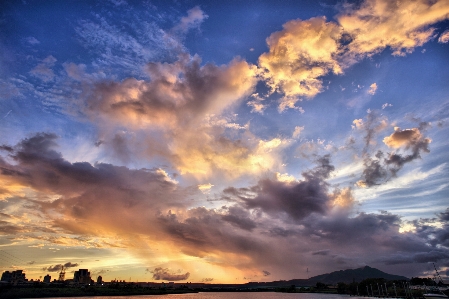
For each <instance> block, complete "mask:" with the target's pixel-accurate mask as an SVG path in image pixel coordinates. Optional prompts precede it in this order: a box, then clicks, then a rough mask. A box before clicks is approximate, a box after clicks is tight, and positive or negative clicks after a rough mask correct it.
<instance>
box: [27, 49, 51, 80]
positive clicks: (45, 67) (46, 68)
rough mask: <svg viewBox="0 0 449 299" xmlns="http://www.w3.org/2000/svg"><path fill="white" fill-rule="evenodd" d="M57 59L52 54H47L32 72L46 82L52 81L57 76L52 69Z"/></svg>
mask: <svg viewBox="0 0 449 299" xmlns="http://www.w3.org/2000/svg"><path fill="white" fill-rule="evenodd" d="M56 61H57V59H56V58H54V57H53V56H52V55H49V56H47V57H46V58H45V59H44V60H42V63H39V64H38V65H37V66H36V67H34V68H33V69H32V70H31V71H30V74H31V75H33V76H35V77H37V78H39V79H41V80H42V81H44V82H49V81H52V80H53V78H54V77H55V73H54V72H53V70H52V69H51V68H52V67H53V66H54V65H55V62H56Z"/></svg>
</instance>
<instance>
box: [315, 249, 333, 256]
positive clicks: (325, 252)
mask: <svg viewBox="0 0 449 299" xmlns="http://www.w3.org/2000/svg"><path fill="white" fill-rule="evenodd" d="M329 252H330V250H329V249H323V250H318V251H314V252H312V255H328V254H329Z"/></svg>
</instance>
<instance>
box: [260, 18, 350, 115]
mask: <svg viewBox="0 0 449 299" xmlns="http://www.w3.org/2000/svg"><path fill="white" fill-rule="evenodd" d="M283 27H284V30H282V31H279V32H276V33H273V34H272V35H271V36H270V37H269V38H268V39H267V44H268V47H269V48H270V51H269V52H268V53H264V54H262V55H261V56H260V57H259V66H260V67H261V68H262V70H263V72H262V73H261V75H262V77H263V78H264V79H265V80H266V82H267V85H268V86H269V87H270V88H271V91H272V92H274V91H280V92H282V93H283V94H284V98H283V99H282V100H281V103H280V110H281V111H283V110H284V109H285V108H293V107H294V104H295V103H296V102H297V101H298V100H299V99H300V97H309V98H310V97H313V96H315V95H317V94H318V93H319V92H321V90H322V88H323V86H322V81H321V80H320V79H319V77H321V76H323V75H326V74H327V73H328V72H331V71H332V72H334V73H336V74H340V73H342V69H341V66H340V64H339V63H338V61H337V60H336V57H335V55H336V54H337V52H338V51H339V47H340V45H339V42H338V41H339V39H340V37H341V28H340V27H339V26H338V25H337V24H335V23H333V22H326V19H325V18H324V17H323V18H312V19H310V20H306V21H302V20H293V21H289V22H287V23H286V24H284V25H283Z"/></svg>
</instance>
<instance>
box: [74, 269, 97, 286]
mask: <svg viewBox="0 0 449 299" xmlns="http://www.w3.org/2000/svg"><path fill="white" fill-rule="evenodd" d="M73 282H75V283H81V284H89V283H92V282H93V281H92V279H91V278H90V272H89V271H88V269H79V270H78V271H75V274H74V275H73Z"/></svg>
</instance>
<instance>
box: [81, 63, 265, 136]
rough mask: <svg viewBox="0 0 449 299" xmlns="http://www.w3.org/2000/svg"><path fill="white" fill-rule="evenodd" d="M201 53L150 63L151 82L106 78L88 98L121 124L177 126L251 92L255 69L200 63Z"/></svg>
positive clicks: (217, 110) (92, 109)
mask: <svg viewBox="0 0 449 299" xmlns="http://www.w3.org/2000/svg"><path fill="white" fill-rule="evenodd" d="M200 63H201V61H200V59H199V57H197V56H195V57H187V56H183V57H180V60H178V61H177V62H175V63H172V64H167V63H150V64H148V66H147V69H148V73H149V75H150V77H151V81H149V82H146V81H142V80H137V79H134V78H129V79H127V80H125V81H123V82H120V83H116V82H102V83H99V84H97V85H96V88H95V91H94V95H93V96H92V97H90V98H89V99H88V103H87V104H88V111H87V112H92V113H101V114H103V115H105V116H107V117H108V118H111V117H112V118H113V119H115V121H116V122H118V123H119V124H128V126H129V125H132V126H158V127H161V128H164V127H168V128H175V127H178V126H185V125H187V126H188V125H189V124H191V123H195V124H197V123H198V122H199V121H201V120H202V119H203V118H204V117H205V116H206V115H207V114H218V113H221V112H222V111H223V109H225V108H227V107H229V106H231V105H233V104H234V103H236V102H237V101H239V100H240V99H242V98H244V97H245V96H247V95H249V94H250V92H251V91H252V90H253V88H254V85H255V82H256V81H255V78H254V74H255V69H254V67H252V66H251V65H249V64H248V63H246V62H245V61H241V60H234V61H232V62H231V63H230V64H229V65H228V66H216V65H213V64H210V63H209V64H206V65H204V66H201V65H200Z"/></svg>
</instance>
